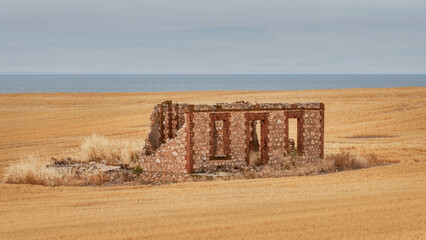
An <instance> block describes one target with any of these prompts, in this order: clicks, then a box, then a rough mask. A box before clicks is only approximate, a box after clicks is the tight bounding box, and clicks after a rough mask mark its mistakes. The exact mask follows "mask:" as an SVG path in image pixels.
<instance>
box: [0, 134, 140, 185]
mask: <svg viewBox="0 0 426 240" xmlns="http://www.w3.org/2000/svg"><path fill="white" fill-rule="evenodd" d="M140 149H141V148H140V147H139V146H138V145H137V144H136V143H134V142H130V141H125V140H113V139H108V138H106V137H104V136H100V135H96V134H92V135H91V136H90V137H87V138H86V139H85V140H84V141H83V143H82V144H81V145H80V148H79V149H78V150H77V151H74V152H73V153H71V155H73V156H72V158H73V159H74V160H78V161H82V162H91V161H95V162H104V163H106V164H110V165H119V164H129V163H131V161H132V160H136V159H138V158H139V151H140ZM52 163H53V161H52V160H51V159H46V158H42V157H35V156H33V155H30V156H28V157H27V158H24V159H22V160H21V161H19V162H17V163H14V164H11V165H10V166H9V167H7V168H6V171H5V175H4V177H3V182H5V183H22V184H37V185H45V186H58V185H87V184H91V183H95V184H99V183H96V181H98V179H99V176H98V175H97V173H86V175H87V176H85V177H83V179H82V176H78V175H77V174H76V173H75V172H73V171H71V169H68V168H54V167H51V168H49V167H46V166H47V165H50V164H52Z"/></svg>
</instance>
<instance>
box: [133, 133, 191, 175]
mask: <svg viewBox="0 0 426 240" xmlns="http://www.w3.org/2000/svg"><path fill="white" fill-rule="evenodd" d="M186 134H187V132H186V126H185V125H183V126H182V127H181V129H180V130H179V131H178V132H177V136H176V137H175V138H173V139H168V140H167V141H166V143H164V144H162V145H161V146H160V147H159V148H158V149H156V151H155V152H154V153H153V154H150V155H146V156H142V158H141V159H140V165H141V167H142V169H143V170H144V171H148V172H177V173H186V172H187V171H186V164H187V160H186Z"/></svg>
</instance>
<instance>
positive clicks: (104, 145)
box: [75, 134, 142, 165]
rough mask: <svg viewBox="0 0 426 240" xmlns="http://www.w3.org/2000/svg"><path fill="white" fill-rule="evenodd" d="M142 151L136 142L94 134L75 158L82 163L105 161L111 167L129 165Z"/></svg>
mask: <svg viewBox="0 0 426 240" xmlns="http://www.w3.org/2000/svg"><path fill="white" fill-rule="evenodd" d="M141 149H142V147H141V146H139V145H138V144H137V143H135V142H130V141H126V140H116V139H109V138H106V137H104V136H101V135H97V134H92V135H91V136H90V137H87V138H86V139H85V140H84V142H83V143H82V144H81V145H80V149H79V150H78V151H77V152H76V153H75V155H76V156H75V157H76V158H77V159H79V160H81V161H87V162H90V161H95V162H101V161H105V162H106V164H109V165H119V164H123V163H124V164H129V163H130V162H131V161H132V160H136V159H138V158H139V156H140V150H141Z"/></svg>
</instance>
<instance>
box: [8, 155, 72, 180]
mask: <svg viewBox="0 0 426 240" xmlns="http://www.w3.org/2000/svg"><path fill="white" fill-rule="evenodd" d="M51 163H52V161H50V160H46V159H43V158H41V157H35V156H28V157H27V158H24V159H22V160H21V161H19V162H17V163H15V164H12V165H10V166H9V167H7V169H6V173H5V175H4V177H3V182H5V183H27V184H38V185H45V186H57V185H68V184H69V183H70V181H71V179H72V173H71V172H69V170H67V169H61V170H58V169H55V168H48V167H46V165H48V164H51Z"/></svg>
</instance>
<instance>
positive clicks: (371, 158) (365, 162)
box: [324, 150, 383, 171]
mask: <svg viewBox="0 0 426 240" xmlns="http://www.w3.org/2000/svg"><path fill="white" fill-rule="evenodd" d="M382 163H383V161H381V160H379V158H378V156H377V155H376V154H374V153H369V154H365V155H359V154H352V153H350V152H347V151H343V150H341V151H340V152H339V153H334V154H330V155H327V156H326V158H325V161H324V168H325V169H328V170H334V171H342V170H353V169H360V168H366V167H371V166H375V165H379V164H382Z"/></svg>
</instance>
